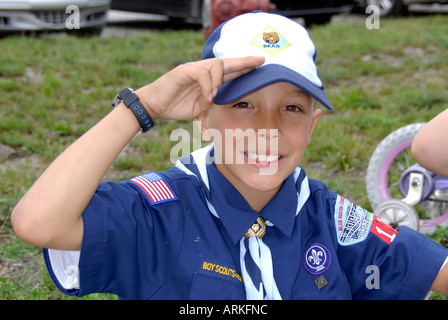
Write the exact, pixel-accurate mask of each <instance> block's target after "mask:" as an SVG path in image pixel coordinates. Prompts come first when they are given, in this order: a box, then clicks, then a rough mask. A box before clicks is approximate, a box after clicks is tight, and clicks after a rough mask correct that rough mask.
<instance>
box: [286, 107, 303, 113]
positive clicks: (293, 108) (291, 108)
mask: <svg viewBox="0 0 448 320" xmlns="http://www.w3.org/2000/svg"><path fill="white" fill-rule="evenodd" d="M283 110H285V111H293V112H297V111H302V109H301V108H300V107H299V106H295V105H289V106H285V107H283Z"/></svg>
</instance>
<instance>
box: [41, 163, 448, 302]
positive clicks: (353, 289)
mask: <svg viewBox="0 0 448 320" xmlns="http://www.w3.org/2000/svg"><path fill="white" fill-rule="evenodd" d="M197 158H199V157H197ZM190 159H192V158H190ZM196 160H198V159H196ZM204 161H205V159H204V158H201V159H199V162H201V163H200V164H198V165H197V164H194V163H188V162H189V161H184V162H185V163H179V164H178V165H177V166H176V167H173V168H171V169H170V170H168V171H167V172H165V173H148V174H145V175H142V176H139V177H135V178H133V179H131V180H126V181H122V182H119V183H112V182H104V183H101V184H100V186H99V187H98V190H97V191H96V193H95V194H94V196H93V198H92V200H91V201H90V203H89V205H88V206H87V208H86V209H85V212H84V214H83V222H84V236H83V242H82V248H81V252H80V253H79V252H64V251H57V250H44V256H45V260H46V262H47V265H48V269H49V272H50V275H51V276H52V278H53V280H54V281H55V283H56V284H57V286H58V287H59V288H60V289H61V290H62V291H63V292H65V293H66V294H70V295H77V296H81V295H86V294H90V293H94V292H108V293H114V294H117V295H118V296H119V297H120V298H123V299H225V300H230V299H246V294H245V288H244V285H243V281H242V276H241V269H240V262H239V261H240V260H239V259H240V257H239V254H240V253H239V250H240V247H239V241H240V239H241V238H242V237H243V235H244V233H245V232H246V231H247V229H248V228H249V227H250V226H251V225H252V224H253V223H254V221H255V219H256V218H257V217H258V216H263V217H264V218H265V219H266V220H268V221H269V222H270V224H269V226H268V227H267V232H266V235H265V236H264V237H263V241H264V243H265V244H266V245H267V246H268V247H269V248H270V251H271V253H272V261H273V270H274V278H275V281H276V284H277V287H278V290H279V292H280V295H281V297H282V299H422V298H424V296H425V295H426V293H427V292H428V290H429V289H430V286H431V284H432V282H433V281H434V279H435V277H436V275H437V273H438V271H439V270H440V268H441V266H442V264H443V262H444V261H445V259H446V257H447V250H446V249H445V248H444V247H442V246H441V245H439V244H437V243H435V242H433V241H431V240H429V239H428V238H426V237H425V236H423V235H421V234H420V233H418V232H416V231H414V230H411V229H409V228H406V227H401V228H399V230H398V232H397V231H395V230H393V229H392V228H390V227H388V226H386V225H385V224H384V223H382V222H381V221H380V220H378V219H377V218H376V217H375V216H374V215H373V214H371V213H369V212H367V211H365V210H364V209H362V208H360V207H358V206H356V205H354V204H353V203H351V202H349V201H348V200H346V199H344V198H342V197H340V196H339V195H338V194H336V193H335V192H333V191H330V190H328V189H327V187H326V186H325V185H324V184H323V183H322V182H319V181H316V180H312V179H308V178H307V177H306V175H305V173H304V171H303V170H302V169H300V168H298V169H297V170H296V171H295V172H294V173H293V174H291V176H290V177H288V178H287V179H286V180H285V181H284V183H283V185H282V187H281V189H280V190H279V192H278V194H277V195H276V196H275V197H274V198H273V199H272V200H271V201H270V202H269V203H268V204H267V205H266V206H265V207H264V208H263V209H262V210H261V211H260V212H259V213H257V212H255V211H253V210H252V209H251V208H250V206H249V204H248V203H247V202H246V201H245V199H244V198H243V197H242V196H241V195H240V194H239V193H238V191H237V190H236V189H235V188H234V187H233V186H232V185H231V184H230V183H229V182H228V181H227V180H226V179H225V178H224V177H223V176H222V175H221V174H220V172H219V171H218V170H217V169H216V167H215V165H214V164H213V163H205V162H204ZM305 194H306V196H304V195H305Z"/></svg>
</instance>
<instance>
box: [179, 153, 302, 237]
mask: <svg viewBox="0 0 448 320" xmlns="http://www.w3.org/2000/svg"><path fill="white" fill-rule="evenodd" d="M212 151H213V149H212V147H206V148H204V149H200V150H198V151H197V152H196V153H195V152H194V153H193V154H192V155H190V156H189V157H186V158H183V159H180V161H179V162H178V163H177V164H176V166H178V167H179V168H181V169H182V170H184V171H186V172H187V173H188V174H193V175H195V176H196V177H197V178H198V180H199V182H200V183H201V185H202V188H203V189H204V194H205V196H206V199H207V201H208V206H209V208H210V211H211V212H212V214H214V215H215V216H217V217H218V218H219V219H221V221H222V223H223V225H224V227H225V229H226V230H227V232H228V233H229V235H230V237H231V239H232V241H233V242H234V243H237V242H238V241H240V239H241V238H242V237H243V236H244V234H245V233H246V231H247V230H248V229H249V228H250V227H251V226H252V224H254V222H255V220H256V219H257V218H258V217H259V216H262V217H263V218H264V219H265V220H268V221H269V222H271V223H272V224H273V225H274V226H275V227H277V228H278V229H279V230H280V231H281V232H282V233H283V234H285V236H287V237H288V238H291V236H292V230H293V228H294V222H295V217H296V215H297V213H298V212H299V211H300V209H301V207H302V206H303V204H304V203H305V202H306V200H307V199H308V195H309V187H308V178H307V177H306V175H305V172H304V171H303V169H301V168H300V167H298V168H297V169H296V170H295V171H294V172H293V173H292V174H291V175H290V176H289V177H288V178H287V179H286V180H285V181H284V182H283V184H282V186H281V188H280V190H279V191H278V192H277V194H276V195H275V196H274V198H272V199H271V201H269V203H268V204H266V206H265V207H264V208H263V209H262V210H261V211H260V212H259V213H258V212H256V211H254V210H252V208H251V207H250V205H249V203H248V202H247V201H246V200H245V199H244V197H243V196H242V195H241V194H240V193H239V192H238V190H236V189H235V187H234V186H233V185H232V184H231V183H230V182H229V181H228V180H227V179H226V178H225V177H224V176H223V175H222V174H221V173H220V172H219V171H218V169H217V168H216V166H215V164H214V162H213V161H210V160H212V158H213V155H212Z"/></svg>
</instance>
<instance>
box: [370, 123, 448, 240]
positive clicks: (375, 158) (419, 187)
mask: <svg viewBox="0 0 448 320" xmlns="http://www.w3.org/2000/svg"><path fill="white" fill-rule="evenodd" d="M424 125H425V123H415V124H410V125H407V126H404V127H401V128H399V129H397V130H395V131H393V132H391V133H390V134H389V135H388V136H387V137H386V138H384V139H383V140H382V141H381V143H380V144H379V145H378V146H377V148H376V149H375V151H374V152H373V154H372V157H371V158H370V161H369V165H368V167H367V173H366V191H367V197H368V199H369V202H370V205H371V206H372V209H373V213H374V214H375V215H377V216H378V217H380V219H382V220H383V221H384V222H386V223H389V224H390V225H392V226H393V227H395V228H397V227H399V226H401V225H406V226H408V227H410V228H412V229H415V230H417V231H419V232H420V233H422V234H425V235H432V234H433V233H434V232H435V230H436V226H438V225H440V226H447V225H448V177H444V176H440V175H437V174H435V173H433V172H431V171H428V170H426V169H425V168H423V167H422V166H420V165H419V164H418V163H416V161H415V160H414V159H413V157H412V155H411V144H412V139H413V138H414V136H415V134H416V133H417V132H418V131H419V130H420V129H421V128H422V127H423V126H424Z"/></svg>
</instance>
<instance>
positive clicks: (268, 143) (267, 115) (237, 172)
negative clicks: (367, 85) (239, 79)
mask: <svg viewBox="0 0 448 320" xmlns="http://www.w3.org/2000/svg"><path fill="white" fill-rule="evenodd" d="M320 114H321V110H319V109H315V107H314V100H313V99H312V98H311V97H310V96H309V95H308V94H307V93H305V92H304V91H302V90H301V89H299V88H298V87H296V86H294V85H292V84H290V83H287V82H277V83H274V84H271V85H268V86H266V87H264V88H261V89H259V90H257V91H254V92H252V93H250V94H249V95H247V96H245V97H243V98H241V99H240V100H237V101H235V102H233V103H230V104H226V105H218V106H214V107H213V108H211V109H210V110H208V111H207V112H206V113H204V114H203V115H201V116H200V117H199V120H200V122H201V130H202V132H203V135H205V136H206V135H207V134H210V135H211V136H212V138H211V139H210V140H213V142H214V145H215V162H216V166H217V168H218V170H219V171H220V172H221V173H222V174H223V175H224V176H225V177H226V178H227V179H228V180H229V181H230V182H231V183H232V184H233V185H234V186H235V188H236V189H237V190H238V191H239V192H240V193H242V194H243V196H244V194H245V193H246V192H254V191H262V192H268V193H271V192H272V193H275V192H277V191H278V189H279V188H280V187H281V185H282V183H283V181H284V180H285V179H286V178H287V177H288V176H289V175H290V174H291V173H292V172H293V171H294V169H295V168H296V167H297V166H298V165H299V163H300V161H301V160H302V157H303V154H304V152H305V148H306V147H307V146H308V144H309V142H310V138H311V134H312V132H313V130H314V127H315V126H316V123H317V121H318V119H319V116H320ZM204 139H207V138H206V137H204Z"/></svg>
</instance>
